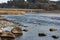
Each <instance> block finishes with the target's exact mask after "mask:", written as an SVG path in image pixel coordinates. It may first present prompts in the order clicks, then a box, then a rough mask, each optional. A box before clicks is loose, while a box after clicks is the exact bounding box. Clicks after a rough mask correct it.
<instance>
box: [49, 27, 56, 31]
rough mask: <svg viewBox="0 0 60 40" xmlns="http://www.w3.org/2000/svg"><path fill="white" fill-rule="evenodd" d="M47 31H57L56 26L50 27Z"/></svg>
mask: <svg viewBox="0 0 60 40" xmlns="http://www.w3.org/2000/svg"><path fill="white" fill-rule="evenodd" d="M49 31H57V29H56V28H50V29H49Z"/></svg>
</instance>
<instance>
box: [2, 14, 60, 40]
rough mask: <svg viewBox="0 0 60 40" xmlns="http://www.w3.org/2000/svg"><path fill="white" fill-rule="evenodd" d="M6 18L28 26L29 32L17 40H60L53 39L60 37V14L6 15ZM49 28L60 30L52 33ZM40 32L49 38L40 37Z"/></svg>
mask: <svg viewBox="0 0 60 40" xmlns="http://www.w3.org/2000/svg"><path fill="white" fill-rule="evenodd" d="M3 16H4V15H3ZM4 17H5V18H7V19H9V20H13V21H16V22H18V23H21V24H23V25H25V26H28V27H27V29H28V32H23V35H22V36H21V37H17V38H16V39H15V40H60V38H58V39H53V38H52V37H51V36H52V35H58V36H59V37H60V14H25V15H14V16H11V15H8V16H7V15H5V16H4ZM22 28H24V27H22ZM49 28H57V29H58V30H57V31H55V32H50V31H49ZM40 32H44V33H46V35H47V36H46V37H39V36H38V33H40Z"/></svg>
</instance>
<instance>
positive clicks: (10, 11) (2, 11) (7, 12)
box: [0, 8, 60, 15]
mask: <svg viewBox="0 0 60 40" xmlns="http://www.w3.org/2000/svg"><path fill="white" fill-rule="evenodd" d="M27 12H28V13H29V12H31V13H57V14H59V13H60V10H52V11H46V10H43V9H9V8H3V9H0V15H19V14H25V13H27Z"/></svg>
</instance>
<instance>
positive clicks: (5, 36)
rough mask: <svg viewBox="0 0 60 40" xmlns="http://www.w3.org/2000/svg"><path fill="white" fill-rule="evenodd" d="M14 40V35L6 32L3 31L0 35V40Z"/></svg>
mask: <svg viewBox="0 0 60 40" xmlns="http://www.w3.org/2000/svg"><path fill="white" fill-rule="evenodd" d="M14 38H15V35H14V34H12V33H11V32H8V31H4V32H3V33H2V34H1V40H14Z"/></svg>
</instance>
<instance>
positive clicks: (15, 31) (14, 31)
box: [11, 27, 23, 36]
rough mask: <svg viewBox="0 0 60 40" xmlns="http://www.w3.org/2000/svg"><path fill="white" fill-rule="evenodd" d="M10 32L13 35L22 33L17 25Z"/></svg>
mask: <svg viewBox="0 0 60 40" xmlns="http://www.w3.org/2000/svg"><path fill="white" fill-rule="evenodd" d="M11 32H12V33H13V34H14V35H15V36H21V35H22V34H23V33H22V29H21V28H19V27H14V28H13V29H12V30H11Z"/></svg>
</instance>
